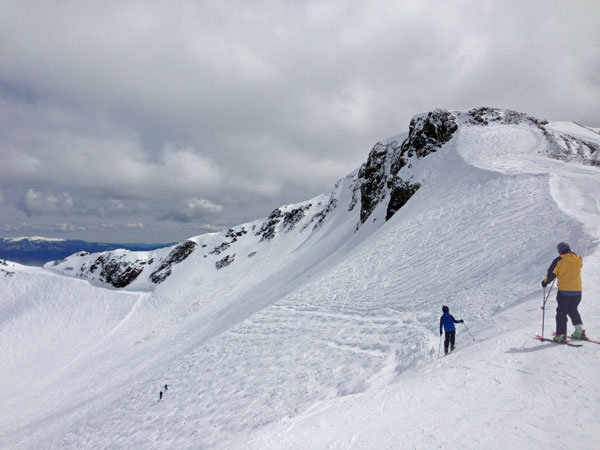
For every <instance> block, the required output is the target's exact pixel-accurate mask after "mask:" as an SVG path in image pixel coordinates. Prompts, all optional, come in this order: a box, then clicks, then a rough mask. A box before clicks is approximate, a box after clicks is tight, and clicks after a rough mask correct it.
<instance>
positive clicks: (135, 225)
mask: <svg viewBox="0 0 600 450" xmlns="http://www.w3.org/2000/svg"><path fill="white" fill-rule="evenodd" d="M126 227H127V228H135V229H138V230H143V229H144V228H145V227H144V224H143V223H140V222H137V223H128V224H127V225H126Z"/></svg>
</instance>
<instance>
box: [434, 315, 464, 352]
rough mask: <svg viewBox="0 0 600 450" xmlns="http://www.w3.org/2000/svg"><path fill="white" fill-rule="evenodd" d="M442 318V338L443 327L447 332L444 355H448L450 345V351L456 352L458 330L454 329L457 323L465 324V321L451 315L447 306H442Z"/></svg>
mask: <svg viewBox="0 0 600 450" xmlns="http://www.w3.org/2000/svg"><path fill="white" fill-rule="evenodd" d="M442 311H443V312H444V314H442V317H440V336H441V335H442V327H444V330H445V331H446V337H445V338H444V353H445V354H446V355H447V354H448V344H450V351H452V350H454V339H455V337H456V329H455V328H454V324H455V323H464V320H462V319H461V320H456V319H455V318H454V317H453V316H452V314H450V308H448V307H447V306H446V305H444V306H442Z"/></svg>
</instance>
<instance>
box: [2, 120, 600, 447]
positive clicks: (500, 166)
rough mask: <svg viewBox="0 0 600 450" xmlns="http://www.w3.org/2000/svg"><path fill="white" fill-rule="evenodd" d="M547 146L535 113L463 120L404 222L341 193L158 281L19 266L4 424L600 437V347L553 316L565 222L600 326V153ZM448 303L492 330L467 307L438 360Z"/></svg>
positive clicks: (108, 442) (434, 158) (400, 437)
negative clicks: (507, 120)
mask: <svg viewBox="0 0 600 450" xmlns="http://www.w3.org/2000/svg"><path fill="white" fill-rule="evenodd" d="M561 127H562V128H561V132H563V133H564V132H565V130H564V127H563V126H562V125H561ZM567 131H568V130H567ZM544 145H545V144H544V140H543V136H542V135H541V133H540V131H539V130H538V129H536V128H534V127H530V126H526V125H511V126H489V127H462V128H461V129H460V130H459V131H458V132H457V134H456V135H455V136H454V138H453V139H452V140H451V141H450V142H449V143H448V144H446V145H445V147H444V148H443V149H441V150H440V151H438V152H437V153H434V154H432V155H430V156H429V157H427V158H426V159H424V160H422V161H420V162H417V163H415V165H414V167H413V168H412V170H413V171H414V175H415V177H416V179H418V180H420V181H421V183H422V187H421V189H419V191H417V193H416V194H415V196H413V197H412V198H411V200H410V201H409V202H408V203H407V204H406V205H405V206H404V207H403V208H402V209H401V210H399V211H398V213H396V215H395V216H394V217H392V219H391V220H390V221H389V222H387V223H384V216H385V206H381V207H380V208H379V209H378V210H376V211H375V212H374V214H373V216H371V217H370V218H369V220H368V221H367V223H365V224H364V225H363V226H362V227H361V228H360V229H359V230H358V232H356V233H355V232H354V230H355V228H356V223H357V217H358V211H357V210H354V211H346V208H343V207H338V208H337V209H336V210H334V213H333V215H332V217H329V218H328V220H327V221H326V222H325V223H324V225H323V227H322V228H319V229H318V230H317V231H315V232H311V231H310V230H309V229H307V230H305V231H304V232H301V231H298V232H294V233H290V234H287V235H285V234H283V235H281V236H277V237H276V238H275V239H274V240H273V241H272V242H264V243H261V244H260V246H261V247H260V250H259V251H258V252H257V253H256V255H255V256H253V257H251V258H249V257H248V255H247V254H244V253H241V252H240V253H239V254H238V255H237V257H236V261H235V262H234V263H233V264H231V265H230V266H228V267H226V268H224V269H221V270H219V271H216V270H214V262H212V261H210V260H209V258H204V253H203V252H202V251H195V252H194V253H193V254H192V256H190V257H189V258H188V259H186V260H185V261H184V262H182V263H181V265H180V267H178V268H177V270H174V272H173V275H172V276H171V277H169V278H168V279H167V280H166V281H165V282H164V283H163V284H161V285H159V286H158V287H157V288H156V289H155V290H154V291H153V292H149V291H144V292H135V291H129V292H123V291H116V290H108V289H103V288H99V287H94V286H91V285H90V284H88V283H87V282H86V281H82V280H76V279H70V278H65V277H61V276H58V275H55V274H52V273H49V272H48V271H44V270H42V269H31V268H24V267H22V266H15V265H12V264H9V265H8V266H0V269H2V270H3V272H0V291H1V292H3V295H2V296H1V300H0V313H1V314H0V346H1V347H2V348H3V349H4V350H5V351H3V352H2V360H1V368H0V369H1V370H0V383H1V384H2V386H3V392H2V394H1V396H0V399H1V400H2V404H3V408H2V410H1V411H0V442H2V443H3V445H5V446H6V447H7V448H11V449H21V448H27V449H29V448H32V449H33V448H40V447H42V448H156V449H172V448H190V449H191V448H194V449H198V448H210V449H234V448H235V449H238V448H245V449H309V448H310V449H320V448H323V449H325V448H327V449H338V448H339V449H350V448H353V449H354V448H356V449H371V448H372V449H398V448H472V449H476V448H477V449H481V448H498V449H500V448H503V449H504V448H545V449H546V448H578V449H594V448H598V447H599V446H600V432H599V430H598V427H597V426H596V422H597V418H598V417H599V416H600V393H599V390H598V388H597V386H596V385H595V383H594V379H595V377H596V376H597V374H598V373H599V369H600V359H599V358H598V351H599V350H600V348H598V346H596V345H595V344H591V343H584V344H583V346H582V347H581V348H569V347H565V346H558V345H555V344H552V343H541V342H539V341H536V340H535V339H534V338H533V336H534V335H535V333H536V332H539V331H540V329H541V319H542V315H541V310H540V306H541V303H542V289H541V288H540V286H539V283H540V281H541V279H542V278H543V277H544V275H545V271H546V269H547V267H548V265H549V264H550V262H551V261H552V259H553V258H554V257H555V254H556V251H555V245H556V243H557V242H559V241H561V240H565V241H568V242H569V243H570V244H571V246H572V248H573V249H574V250H575V251H577V252H578V253H581V254H582V255H583V257H584V273H583V277H584V298H583V302H582V305H581V308H580V309H581V312H582V316H583V320H584V325H585V326H586V328H587V331H588V334H589V335H591V336H594V337H595V336H600V331H598V330H595V324H596V323H597V322H598V320H599V319H600V317H599V316H600V312H599V308H598V305H597V303H594V293H595V292H598V289H599V288H600V276H599V275H598V270H597V267H598V264H599V263H600V253H599V252H598V246H597V243H598V239H599V236H600V229H599V225H598V224H599V223H600V177H599V176H598V175H599V174H600V169H598V168H594V167H586V166H582V165H579V164H575V163H565V162H562V161H557V160H554V159H550V158H547V157H546V156H544V153H543V150H544ZM341 192H342V195H346V196H347V195H349V193H348V192H346V193H345V194H344V192H345V191H344V187H343V186H342V187H341ZM344 200H348V199H347V198H346V199H344ZM339 204H340V205H346V204H347V201H340V202H339ZM257 223H258V222H257ZM244 238H245V239H248V240H247V241H243V240H240V247H239V248H241V249H244V248H246V249H250V248H255V247H256V239H255V240H254V241H253V242H251V241H250V239H251V237H250V236H244ZM201 239H206V237H205V238H202V237H197V238H194V240H196V241H197V242H200V240H201ZM215 244H216V242H215ZM244 246H246V247H244ZM207 249H210V247H208V248H207ZM209 269H210V270H209ZM442 304H446V305H449V306H450V310H451V313H453V314H454V315H455V317H457V318H462V319H464V320H465V322H466V325H467V326H468V327H469V330H470V331H471V333H472V334H473V336H475V338H476V340H473V339H472V338H471V336H470V335H469V334H468V333H467V332H466V331H465V328H464V327H462V326H459V331H458V335H457V345H458V349H457V351H456V352H455V353H454V354H452V355H450V356H448V357H442V358H439V359H438V349H439V342H440V341H439V334H438V324H439V316H440V315H441V305H442ZM549 305H550V307H549V308H548V310H547V312H546V327H545V332H546V334H550V332H551V330H553V329H554V317H553V316H554V314H553V309H554V306H555V301H554V295H553V296H552V298H551V300H550V301H549ZM571 330H572V327H570V328H569V331H571ZM165 383H168V384H169V385H170V387H169V390H168V391H167V392H166V393H165V396H164V397H163V399H162V400H161V401H158V391H159V389H160V387H161V386H162V385H164V384H165Z"/></svg>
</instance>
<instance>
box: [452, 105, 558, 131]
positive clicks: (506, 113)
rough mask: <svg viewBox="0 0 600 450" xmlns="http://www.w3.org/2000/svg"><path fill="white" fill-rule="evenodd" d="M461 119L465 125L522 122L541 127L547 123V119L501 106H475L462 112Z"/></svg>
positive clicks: (514, 123) (513, 123)
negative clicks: (500, 107) (501, 107)
mask: <svg viewBox="0 0 600 450" xmlns="http://www.w3.org/2000/svg"><path fill="white" fill-rule="evenodd" d="M460 116H461V119H462V121H463V123H464V124H465V125H467V126H468V125H479V126H487V125H518V124H521V123H524V124H530V125H535V126H537V127H541V126H543V125H547V124H548V121H547V120H540V119H537V118H536V117H533V116H530V115H528V114H525V113H520V112H518V111H513V110H511V109H499V108H487V107H482V108H473V109H470V110H469V111H467V113H466V114H465V113H461V114H460Z"/></svg>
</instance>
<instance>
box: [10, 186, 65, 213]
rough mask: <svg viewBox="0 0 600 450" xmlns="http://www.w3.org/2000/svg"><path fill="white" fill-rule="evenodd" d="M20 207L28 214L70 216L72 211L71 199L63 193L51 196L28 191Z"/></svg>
mask: <svg viewBox="0 0 600 450" xmlns="http://www.w3.org/2000/svg"><path fill="white" fill-rule="evenodd" d="M20 206H21V208H22V209H23V211H25V212H26V213H28V214H70V213H72V211H73V197H71V195H69V194H67V193H64V192H63V193H60V194H53V193H48V192H37V191H34V190H32V189H29V190H27V192H26V193H25V197H24V198H23V200H22V202H21V204H20Z"/></svg>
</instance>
